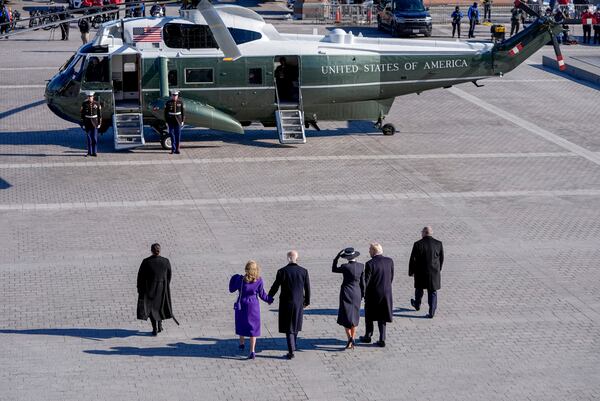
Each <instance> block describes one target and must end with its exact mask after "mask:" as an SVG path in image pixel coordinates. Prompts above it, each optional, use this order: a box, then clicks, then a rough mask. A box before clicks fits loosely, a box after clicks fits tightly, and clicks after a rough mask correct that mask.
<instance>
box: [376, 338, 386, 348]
mask: <svg viewBox="0 0 600 401" xmlns="http://www.w3.org/2000/svg"><path fill="white" fill-rule="evenodd" d="M377 346H378V347H381V348H384V347H385V341H383V340H379V341H377Z"/></svg>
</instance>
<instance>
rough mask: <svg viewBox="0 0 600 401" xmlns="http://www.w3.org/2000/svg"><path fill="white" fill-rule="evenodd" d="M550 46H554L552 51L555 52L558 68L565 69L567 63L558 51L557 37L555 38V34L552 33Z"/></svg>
mask: <svg viewBox="0 0 600 401" xmlns="http://www.w3.org/2000/svg"><path fill="white" fill-rule="evenodd" d="M552 46H553V47H554V53H555V54H556V62H557V63H558V69H559V70H561V71H564V70H566V69H567V65H566V64H565V59H564V58H563V55H562V53H561V51H560V46H559V45H558V39H556V36H555V35H552Z"/></svg>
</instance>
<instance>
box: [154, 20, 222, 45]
mask: <svg viewBox="0 0 600 401" xmlns="http://www.w3.org/2000/svg"><path fill="white" fill-rule="evenodd" d="M163 40H164V41H165V45H166V46H167V47H170V48H172V49H218V48H219V46H218V45H217V42H216V41H215V38H214V37H213V35H212V32H211V31H210V28H209V27H208V26H206V25H191V24H175V23H170V24H166V25H165V27H164V28H163Z"/></svg>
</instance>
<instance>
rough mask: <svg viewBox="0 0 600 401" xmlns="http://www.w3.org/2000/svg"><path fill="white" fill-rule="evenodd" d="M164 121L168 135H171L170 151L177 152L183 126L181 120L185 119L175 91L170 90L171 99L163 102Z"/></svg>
mask: <svg viewBox="0 0 600 401" xmlns="http://www.w3.org/2000/svg"><path fill="white" fill-rule="evenodd" d="M165 121H166V122H167V126H168V127H169V135H170V136H171V153H175V154H179V143H180V141H181V127H183V122H184V121H185V109H184V107H183V102H182V101H181V99H179V92H177V91H171V99H169V100H168V101H167V103H166V104H165Z"/></svg>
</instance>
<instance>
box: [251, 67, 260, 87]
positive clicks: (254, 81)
mask: <svg viewBox="0 0 600 401" xmlns="http://www.w3.org/2000/svg"><path fill="white" fill-rule="evenodd" d="M248 83H249V84H250V85H262V83H263V77H262V68H249V69H248Z"/></svg>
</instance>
